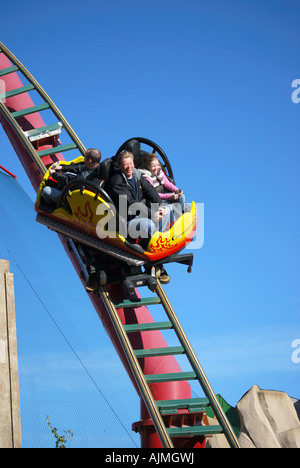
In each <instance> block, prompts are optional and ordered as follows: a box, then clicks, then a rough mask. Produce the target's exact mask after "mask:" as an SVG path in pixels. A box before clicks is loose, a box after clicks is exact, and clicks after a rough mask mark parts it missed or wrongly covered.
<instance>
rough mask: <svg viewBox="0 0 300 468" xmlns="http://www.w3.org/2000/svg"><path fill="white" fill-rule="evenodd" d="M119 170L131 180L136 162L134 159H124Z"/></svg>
mask: <svg viewBox="0 0 300 468" xmlns="http://www.w3.org/2000/svg"><path fill="white" fill-rule="evenodd" d="M119 168H120V171H121V172H123V174H124V175H125V176H126V177H127V179H130V178H131V177H132V174H133V170H134V162H133V160H132V158H125V159H123V160H122V161H121V163H120V165H119Z"/></svg>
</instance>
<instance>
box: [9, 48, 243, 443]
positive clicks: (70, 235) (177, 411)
mask: <svg viewBox="0 0 300 468" xmlns="http://www.w3.org/2000/svg"><path fill="white" fill-rule="evenodd" d="M0 84H1V87H0V89H1V93H0V122H1V124H2V126H3V128H4V130H5V132H6V134H7V136H8V138H9V140H10V142H11V144H12V146H13V148H14V149H15V152H16V154H17V155H18V157H19V159H20V161H21V163H22V165H23V167H24V169H25V171H26V173H27V175H28V177H29V179H30V181H31V183H32V186H33V187H34V189H35V190H36V192H37V202H36V211H37V220H38V221H39V222H41V223H43V224H45V225H46V226H48V227H49V228H50V229H52V230H54V231H56V232H57V233H58V236H59V238H60V240H61V242H62V244H63V246H64V248H65V251H66V253H67V255H68V256H69V258H70V259H71V261H72V263H73V266H74V268H75V269H76V271H77V273H78V275H79V277H80V278H81V280H82V282H83V284H84V285H85V284H86V281H87V279H88V264H89V261H90V260H89V259H90V258H92V259H94V257H95V256H96V259H97V260H96V265H97V271H98V272H99V277H100V282H99V285H98V287H97V289H96V290H95V291H94V292H93V293H91V294H89V297H90V299H91V301H92V303H93V306H94V308H95V310H96V312H97V313H98V316H99V317H100V319H101V321H102V323H103V326H104V328H105V330H106V331H107V333H108V335H109V337H110V338H111V341H112V343H113V345H114V347H115V348H116V350H117V352H118V354H119V356H120V358H121V360H122V362H123V365H124V366H125V369H126V370H127V372H128V374H129V376H130V378H131V380H132V383H133V385H134V387H135V389H136V391H137V393H138V395H139V396H140V399H141V420H140V421H139V422H137V423H134V424H133V430H135V431H138V432H139V433H140V435H141V446H142V447H143V448H160V447H164V448H173V447H176V448H202V447H205V444H206V437H209V436H211V435H213V434H220V433H224V435H225V437H226V439H227V440H228V442H229V444H230V446H231V447H233V448H238V447H239V444H238V441H237V437H236V434H235V432H234V431H233V429H232V427H231V425H230V423H229V421H228V419H227V417H226V415H225V413H224V411H223V409H222V407H221V405H220V403H219V401H218V399H217V397H216V395H215V394H214V392H213V390H212V388H211V386H210V384H209V382H208V379H207V377H206V375H205V373H204V371H203V369H202V367H201V365H200V363H199V361H198V359H197V357H196V355H195V353H194V351H193V349H192V347H191V345H190V343H189V341H188V338H187V337H186V335H185V333H184V331H183V329H182V326H181V324H180V322H179V320H178V318H177V316H176V314H175V312H174V310H173V308H172V306H171V304H170V302H169V300H168V298H167V296H166V293H165V291H164V290H163V288H162V285H161V283H160V281H159V278H156V276H155V273H154V271H155V267H156V266H157V265H162V264H165V263H171V262H178V263H181V264H184V265H187V266H188V269H189V271H190V270H191V267H192V263H193V256H192V255H191V254H180V251H181V250H182V249H183V247H184V246H185V245H186V244H187V243H188V242H190V241H191V240H192V237H193V235H194V233H195V230H196V225H197V212H196V206H195V204H192V206H191V210H190V211H189V212H188V213H185V214H184V215H182V216H180V217H179V218H178V219H177V220H176V221H175V224H174V225H173V226H171V227H170V229H169V232H168V236H166V237H165V238H164V237H163V236H162V233H156V237H155V239H150V241H149V243H148V246H147V247H146V248H145V247H141V245H139V244H135V243H133V242H130V241H129V240H128V239H126V238H125V237H124V236H122V235H121V234H120V233H118V235H117V236H116V237H113V236H109V235H108V236H106V238H101V239H99V236H98V233H97V229H96V228H95V226H97V225H99V222H100V227H101V229H102V231H103V229H104V228H103V225H101V217H100V219H95V220H93V221H91V219H92V218H93V217H92V214H95V213H96V211H97V207H98V206H101V205H103V204H104V205H105V207H106V208H107V210H108V212H110V213H111V217H114V216H115V217H118V213H116V210H114V208H113V204H112V201H111V199H110V198H109V196H108V194H107V193H106V191H105V182H107V180H108V178H109V177H110V175H111V171H112V170H113V164H114V158H108V159H107V160H105V161H103V162H101V164H100V167H99V179H100V180H102V183H101V184H98V185H97V186H95V185H93V184H88V183H87V182H84V183H83V182H80V183H79V182H78V181H74V182H73V183H72V184H71V185H70V186H69V187H68V188H66V189H64V190H63V193H62V195H61V198H60V200H59V201H58V204H57V206H55V207H54V209H52V210H48V211H47V210H45V209H44V208H43V206H42V200H41V190H42V188H43V186H44V185H45V184H46V183H47V180H48V179H49V168H50V167H51V166H52V165H53V164H54V163H56V162H58V161H59V162H60V164H61V165H65V164H68V163H67V162H65V159H64V156H63V154H64V153H65V152H67V151H68V152H74V151H75V152H76V156H75V157H74V156H73V157H72V158H70V159H72V160H75V161H76V160H77V161H82V157H84V155H85V152H86V148H85V146H84V145H83V143H82V142H81V140H80V139H79V138H78V136H77V135H76V134H75V132H74V131H73V129H72V128H71V126H70V125H69V123H68V122H67V121H66V119H65V118H64V116H63V115H62V114H61V112H60V111H59V110H58V108H57V107H56V106H55V104H54V103H53V102H52V100H51V99H50V98H49V96H48V95H47V94H46V93H45V91H44V90H43V89H42V87H41V86H40V85H39V84H38V82H37V81H36V80H35V79H34V78H33V76H32V75H31V74H30V73H29V72H28V71H27V70H26V68H25V67H24V66H23V65H22V64H21V63H20V62H19V60H17V58H16V57H15V56H14V55H13V54H12V53H11V52H10V51H9V50H8V49H7V48H6V47H5V46H4V45H3V44H2V43H0ZM42 112H43V114H41V113H42ZM42 115H43V116H45V119H46V118H47V119H49V123H48V124H46V123H45V120H44V118H42ZM47 122H48V120H47ZM62 133H63V135H62ZM63 136H64V143H61V138H62V137H63ZM65 140H66V141H65ZM130 145H133V146H132V147H131V146H130ZM142 145H146V146H147V148H149V147H150V148H151V152H156V153H157V154H158V155H159V157H160V162H161V165H162V167H163V168H164V170H165V172H166V174H167V175H168V176H169V177H170V178H173V171H172V168H171V165H170V162H169V160H168V158H167V157H166V155H165V153H164V152H163V150H162V149H161V148H160V147H159V146H158V145H156V144H155V143H153V142H152V141H150V140H147V139H145V138H133V139H130V140H127V141H126V142H124V143H123V145H122V146H121V147H120V148H119V149H118V150H117V152H116V155H117V154H119V152H120V151H122V150H123V149H130V150H132V152H133V154H134V158H135V164H136V166H137V167H138V165H139V164H138V160H139V161H141V160H142V158H143V155H144V154H145V150H143V149H142ZM146 152H149V150H148V151H146ZM70 154H71V153H70ZM77 158H79V159H77ZM43 184H44V185H43ZM77 202H78V203H77ZM87 203H88V204H87ZM78 207H81V215H82V214H83V216H81V217H80V216H77V218H76V209H77V208H78ZM88 208H89V210H90V211H89V210H88ZM85 209H86V211H85ZM86 213H87V216H86V217H85V216H84V215H85V214H86ZM89 215H90V221H91V222H90V225H89V226H88V225H87V218H88V216H89ZM75 218H76V219H77V221H76V219H75ZM167 237H168V240H166V239H167ZM169 239H172V241H171V242H170V241H169ZM93 261H94V260H92V262H93ZM144 286H148V288H149V289H150V290H151V291H153V293H154V294H153V295H152V296H151V297H142V296H141V294H140V292H139V291H138V288H140V287H144ZM153 305H160V306H162V308H163V312H164V313H165V314H166V316H167V320H164V321H160V322H157V321H155V320H154V318H153V317H152V315H151V313H150V311H149V307H150V306H153ZM163 330H171V331H173V332H174V333H175V335H176V337H177V339H178V342H179V343H178V346H168V344H167V342H166V339H165V338H164V336H163V333H162V332H163ZM181 354H185V355H186V357H187V360H188V362H189V365H190V367H191V371H189V372H182V370H181V368H180V366H179V364H178V362H177V360H176V358H175V356H176V355H181ZM190 380H198V381H199V384H200V386H201V388H202V390H203V392H204V395H205V397H203V398H192V397H191V385H190V383H189V381H190ZM208 407H209V408H210V410H212V411H213V413H214V415H215V416H216V418H217V422H218V424H216V425H214V426H209V425H208V422H207V418H206V411H207V408H208Z"/></svg>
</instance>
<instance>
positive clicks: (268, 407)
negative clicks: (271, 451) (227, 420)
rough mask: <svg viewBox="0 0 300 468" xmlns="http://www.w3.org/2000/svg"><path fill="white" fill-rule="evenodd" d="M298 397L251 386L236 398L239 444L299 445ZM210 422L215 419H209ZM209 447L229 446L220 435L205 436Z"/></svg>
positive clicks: (263, 445) (246, 446) (297, 446)
mask: <svg viewBox="0 0 300 468" xmlns="http://www.w3.org/2000/svg"><path fill="white" fill-rule="evenodd" d="M299 409H300V408H299V401H297V400H292V399H291V398H290V397H289V396H288V395H287V394H286V393H284V392H278V391H272V390H261V389H260V388H259V387H258V386H257V385H255V386H254V387H252V388H251V389H250V390H249V391H248V392H247V393H246V394H245V395H244V396H243V397H242V398H241V400H240V401H239V402H238V404H237V406H236V410H237V412H238V414H239V417H240V423H241V427H240V434H239V443H240V445H241V447H242V448H300V421H299ZM210 424H216V421H214V422H213V420H210ZM208 445H209V446H210V447H211V448H225V447H229V446H228V444H227V441H226V439H225V437H224V435H219V436H214V437H213V438H211V439H209V440H208Z"/></svg>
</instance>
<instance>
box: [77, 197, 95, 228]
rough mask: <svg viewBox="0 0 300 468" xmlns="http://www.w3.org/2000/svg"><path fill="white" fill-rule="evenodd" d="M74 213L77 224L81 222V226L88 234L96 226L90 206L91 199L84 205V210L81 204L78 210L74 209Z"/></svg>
mask: <svg viewBox="0 0 300 468" xmlns="http://www.w3.org/2000/svg"><path fill="white" fill-rule="evenodd" d="M74 214H75V217H76V222H77V224H79V226H80V227H81V228H84V230H85V231H87V233H88V234H89V233H90V231H91V230H92V229H94V228H95V226H94V223H93V217H94V213H93V211H92V209H91V207H90V203H89V201H87V202H86V204H85V205H84V211H82V209H81V206H78V208H77V211H74Z"/></svg>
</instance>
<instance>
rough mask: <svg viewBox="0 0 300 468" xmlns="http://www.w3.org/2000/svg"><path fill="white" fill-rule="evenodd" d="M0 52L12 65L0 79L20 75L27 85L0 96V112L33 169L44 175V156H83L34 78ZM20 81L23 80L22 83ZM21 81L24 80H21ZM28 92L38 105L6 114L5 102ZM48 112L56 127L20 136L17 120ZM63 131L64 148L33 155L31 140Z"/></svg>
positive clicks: (79, 144)
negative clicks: (75, 152) (72, 153)
mask: <svg viewBox="0 0 300 468" xmlns="http://www.w3.org/2000/svg"><path fill="white" fill-rule="evenodd" d="M0 52H2V53H3V54H5V55H6V57H7V58H8V59H9V60H10V62H11V63H12V66H11V67H8V68H6V69H4V70H0V79H1V77H2V78H3V77H4V76H6V75H9V74H10V73H15V72H18V73H19V74H20V79H21V81H22V82H24V81H25V80H26V81H27V82H28V83H29V84H26V85H24V86H22V87H21V88H17V89H14V90H11V91H7V92H4V93H1V94H0V112H2V114H3V115H4V116H5V118H6V120H7V121H8V122H9V123H10V125H11V127H12V128H13V129H14V130H15V132H16V134H17V135H18V137H19V139H20V141H21V142H22V144H23V145H24V146H25V148H26V149H27V151H28V153H29V155H30V156H31V158H32V160H33V161H34V162H35V164H36V165H37V167H38V168H39V170H40V172H41V174H43V175H44V174H45V172H46V167H45V165H44V163H43V158H44V157H45V156H51V155H54V154H58V153H62V152H65V151H70V150H76V149H77V150H78V151H79V153H80V154H81V155H82V156H84V154H85V152H86V148H85V147H84V145H83V143H82V142H81V141H80V139H79V138H78V136H77V135H76V133H75V132H74V130H73V129H72V128H71V126H70V125H69V123H68V122H67V120H66V119H65V118H64V116H63V115H62V113H61V112H60V111H59V110H58V108H57V107H56V105H55V104H54V102H53V101H52V100H51V99H50V97H49V96H48V95H47V93H46V92H45V91H44V89H43V88H42V87H41V86H40V85H39V83H38V82H37V81H36V80H35V78H34V77H33V76H32V75H31V73H29V71H28V70H27V69H26V68H25V67H24V66H23V65H22V64H21V62H20V61H19V60H18V59H17V58H16V57H15V56H14V55H13V54H12V53H11V52H10V51H9V50H8V49H7V48H6V47H5V46H4V45H3V44H2V43H1V42H0ZM22 78H23V79H22ZM24 79H25V80H24ZM30 91H36V92H37V93H38V94H39V95H40V97H41V98H42V101H43V102H42V104H39V105H36V106H33V107H29V108H27V109H21V110H19V111H16V112H10V110H9V109H8V108H7V106H6V105H5V100H6V99H8V98H10V97H14V96H18V95H20V94H23V93H29V92H30ZM47 109H48V110H50V111H51V112H52V113H53V114H54V116H55V118H56V119H57V120H58V123H57V124H51V125H47V126H45V127H42V128H39V129H34V130H32V131H30V132H24V131H23V130H22V128H21V126H20V125H19V123H18V119H20V118H21V117H26V116H28V115H30V114H35V113H36V112H42V111H44V110H47ZM58 128H61V129H64V130H65V131H66V132H67V134H68V136H69V138H70V140H71V142H70V143H67V144H62V145H58V146H56V147H54V148H50V149H47V150H43V151H37V150H36V149H35V148H34V146H33V144H32V142H31V140H32V139H33V138H34V137H35V138H38V137H39V136H43V135H45V136H46V135H47V134H49V132H51V131H53V130H55V129H58Z"/></svg>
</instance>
